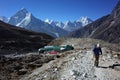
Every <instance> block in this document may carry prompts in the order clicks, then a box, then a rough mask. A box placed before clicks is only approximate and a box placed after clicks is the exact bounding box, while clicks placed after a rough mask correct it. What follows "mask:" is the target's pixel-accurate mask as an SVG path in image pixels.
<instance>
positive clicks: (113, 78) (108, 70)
mask: <svg viewBox="0 0 120 80" xmlns="http://www.w3.org/2000/svg"><path fill="white" fill-rule="evenodd" d="M67 53H72V54H70V55H68V56H66V57H62V58H59V59H56V60H54V61H51V62H49V63H47V64H44V66H42V67H41V68H38V69H36V70H34V72H33V73H32V74H30V75H29V76H26V77H24V78H22V79H21V80H120V71H119V70H120V69H114V68H113V64H120V60H118V59H116V58H114V57H112V58H111V57H110V56H111V55H106V54H103V56H101V57H100V66H99V67H98V68H96V67H94V66H93V55H92V52H91V50H83V51H72V52H66V54H67ZM109 66H110V67H109ZM115 67H116V66H115ZM117 67H118V68H119V67H120V66H119V65H118V66H117Z"/></svg>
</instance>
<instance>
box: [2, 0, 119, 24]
mask: <svg viewBox="0 0 120 80" xmlns="http://www.w3.org/2000/svg"><path fill="white" fill-rule="evenodd" d="M117 2H118V0H0V16H6V17H10V16H12V15H14V14H15V13H16V12H17V11H18V10H20V9H21V8H23V7H24V8H26V9H27V10H28V11H29V12H31V13H32V14H33V15H34V16H35V17H37V18H39V19H41V20H45V19H47V18H48V19H52V20H57V21H63V22H64V21H66V20H70V21H74V20H77V19H79V18H80V17H81V16H87V17H89V18H91V19H92V20H95V19H98V18H100V17H102V16H104V15H107V14H109V13H110V12H111V11H112V10H113V8H114V7H115V5H116V4H117Z"/></svg>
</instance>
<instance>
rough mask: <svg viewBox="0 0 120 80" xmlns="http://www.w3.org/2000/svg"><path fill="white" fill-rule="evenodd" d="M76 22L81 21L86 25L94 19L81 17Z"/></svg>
mask: <svg viewBox="0 0 120 80" xmlns="http://www.w3.org/2000/svg"><path fill="white" fill-rule="evenodd" d="M76 22H81V23H82V26H86V25H87V24H89V23H91V22H92V20H91V19H90V18H88V17H81V18H80V19H79V20H77V21H76Z"/></svg>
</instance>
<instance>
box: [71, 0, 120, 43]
mask: <svg viewBox="0 0 120 80" xmlns="http://www.w3.org/2000/svg"><path fill="white" fill-rule="evenodd" d="M69 36H70V37H91V38H96V39H102V40H105V41H108V42H113V43H120V1H119V2H118V4H117V5H116V7H115V8H114V9H113V11H112V12H111V14H109V15H107V16H104V17H102V18H100V19H98V20H96V21H94V22H93V23H91V24H89V25H87V26H85V27H84V28H80V29H78V30H76V31H73V32H72V33H70V34H69Z"/></svg>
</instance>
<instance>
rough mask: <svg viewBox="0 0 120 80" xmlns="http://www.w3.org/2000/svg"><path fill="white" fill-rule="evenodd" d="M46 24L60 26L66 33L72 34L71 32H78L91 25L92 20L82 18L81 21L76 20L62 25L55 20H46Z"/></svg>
mask: <svg viewBox="0 0 120 80" xmlns="http://www.w3.org/2000/svg"><path fill="white" fill-rule="evenodd" d="M45 22H46V23H48V24H50V25H52V26H58V27H60V28H62V29H64V30H66V31H70V32H71V31H73V30H76V29H78V28H80V27H84V26H85V25H87V24H89V23H91V22H92V20H91V19H90V18H88V17H81V18H80V19H79V20H76V21H74V22H71V21H66V22H65V23H62V22H58V21H53V20H49V19H46V20H45Z"/></svg>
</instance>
